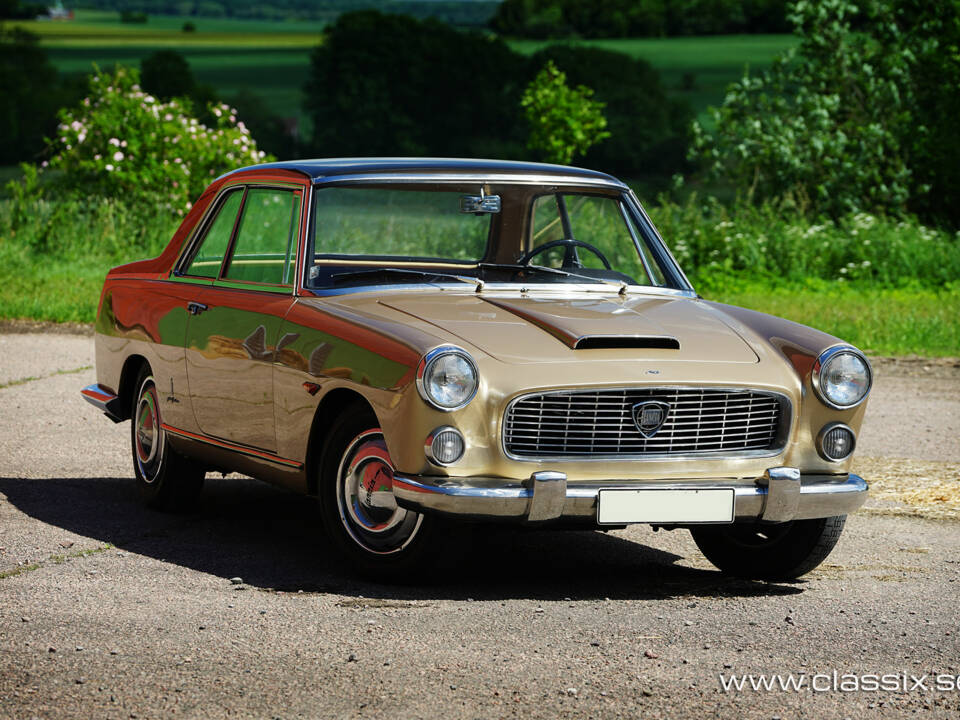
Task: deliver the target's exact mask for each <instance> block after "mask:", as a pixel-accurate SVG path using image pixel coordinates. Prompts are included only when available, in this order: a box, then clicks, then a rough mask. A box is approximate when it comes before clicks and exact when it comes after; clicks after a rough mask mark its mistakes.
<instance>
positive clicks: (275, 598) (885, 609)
mask: <svg viewBox="0 0 960 720" xmlns="http://www.w3.org/2000/svg"><path fill="white" fill-rule="evenodd" d="M92 365H93V343H92V339H91V338H89V337H83V336H72V335H64V334H57V335H53V334H6V335H0V717H10V718H30V717H45V718H46V717H51V718H67V717H76V718H89V717H102V718H132V717H137V718H155V717H179V716H184V717H217V718H220V717H257V718H273V717H279V718H297V717H306V718H313V717H318V718H323V717H357V718H363V717H383V718H438V717H443V718H468V719H471V720H473V719H475V718H500V717H522V718H527V717H542V718H587V717H592V718H608V717H609V718H620V717H631V718H633V717H643V718H657V717H664V718H688V717H689V718H704V717H722V718H727V717H731V718H732V717H749V718H752V717H758V718H774V717H779V718H784V720H786V718H824V717H851V718H854V717H855V718H874V717H876V718H893V717H912V716H914V714H916V713H920V714H923V715H925V716H926V715H928V716H931V717H957V716H958V713H960V690H958V688H957V684H958V682H957V681H958V676H960V622H958V620H960V609H958V602H957V599H958V590H960V523H957V522H942V521H932V520H926V519H923V518H911V517H888V516H883V515H876V514H872V513H871V512H869V511H868V512H861V513H858V514H855V515H853V516H851V517H850V519H849V520H848V523H847V527H846V529H845V531H844V534H843V537H842V538H841V540H840V543H839V545H838V546H837V548H836V549H835V551H834V552H833V554H832V555H831V556H830V557H829V558H828V559H827V561H826V563H825V564H824V565H823V566H821V568H820V569H818V570H816V571H814V572H813V573H811V574H810V575H808V576H806V577H805V578H804V579H803V580H802V581H800V582H796V583H759V582H747V581H737V580H731V579H727V578H724V577H723V576H721V575H720V574H719V573H718V572H716V571H715V570H713V568H712V566H710V565H709V563H707V562H706V561H705V560H704V559H703V558H702V557H701V556H700V555H699V553H698V551H697V550H696V547H695V546H694V544H693V542H692V541H691V539H690V536H689V534H688V533H686V532H683V531H676V532H670V533H664V532H661V533H654V532H652V531H651V530H649V529H648V528H645V527H631V528H629V529H627V530H624V531H617V532H611V533H608V534H604V533H598V532H577V533H558V532H517V531H509V530H498V531H492V532H482V533H474V534H471V535H466V534H465V535H464V536H463V537H462V538H461V537H458V538H457V539H456V542H455V543H451V548H450V551H451V561H450V563H451V565H452V567H451V568H449V569H448V570H447V571H445V573H444V574H443V575H442V576H440V577H435V578H433V579H432V580H431V581H430V582H428V583H424V584H420V585H410V586H400V587H398V586H385V585H378V584H372V583H368V582H364V581H360V580H357V579H355V578H353V577H351V576H350V575H349V574H347V573H345V572H344V571H343V569H342V568H340V567H339V566H338V565H337V563H336V562H335V558H333V557H331V555H332V553H331V550H330V548H329V546H328V545H327V543H326V541H325V540H324V538H323V536H322V534H320V533H319V532H318V530H317V528H316V516H315V513H314V508H313V506H312V504H311V502H310V501H309V500H307V499H304V498H299V497H296V496H292V495H290V494H287V493H284V492H281V491H278V490H275V489H273V488H271V487H268V486H266V485H263V484H260V483H256V482H254V481H251V480H246V479H236V478H226V479H222V478H215V479H214V478H213V477H212V476H211V478H208V488H207V492H206V494H205V496H204V500H203V502H202V505H201V507H200V508H199V509H198V511H197V512H196V513H194V514H191V515H187V516H170V515H163V514H159V513H155V512H152V511H148V510H146V509H143V508H142V507H141V506H140V504H139V501H138V498H137V496H136V492H135V488H134V486H133V483H132V480H131V479H130V478H131V469H130V467H129V465H130V457H129V449H128V443H129V435H128V433H129V426H128V424H126V423H124V424H121V425H114V424H112V423H110V422H109V421H108V420H107V419H106V418H103V417H102V416H100V415H98V414H97V413H96V411H95V410H94V409H93V408H92V407H90V406H89V405H87V404H86V403H85V402H83V401H82V399H81V398H80V396H79V394H78V390H79V389H80V388H81V387H82V386H83V385H86V384H88V383H90V382H93V381H94V372H93V370H92V367H91V366H92ZM28 378H36V379H28ZM958 437H960V373H958V371H957V368H955V367H952V366H942V367H941V366H937V367H935V368H933V370H930V369H929V368H928V369H927V370H924V369H923V365H922V363H921V364H919V365H917V364H913V365H909V367H907V368H906V369H905V368H904V367H901V366H900V365H899V364H897V363H893V364H890V365H889V366H888V365H882V366H881V372H878V379H877V383H876V387H875V390H874V396H873V398H872V400H871V405H870V408H869V410H868V415H867V423H866V426H865V428H864V431H863V433H862V437H861V442H860V448H859V452H860V453H864V454H865V455H866V456H871V457H873V458H878V457H881V458H885V459H887V461H888V462H889V463H890V464H891V465H892V466H895V465H896V463H897V458H922V459H924V460H928V461H931V462H935V463H943V467H944V468H952V469H955V468H956V463H957V462H958V461H960V447H958V439H957V438H958ZM868 480H869V478H868ZM232 578H242V581H243V582H242V583H241V584H234V583H232V582H231V579H232ZM834 672H836V673H837V680H834V679H833V673H834ZM748 673H754V674H759V673H777V674H781V675H784V676H786V675H787V674H790V673H792V674H793V675H794V678H795V679H796V680H798V681H801V680H800V678H801V677H803V678H805V680H803V681H805V682H807V683H808V687H806V688H804V689H802V690H800V691H795V690H789V691H784V690H779V689H777V690H769V691H768V690H752V689H748V690H745V691H742V692H736V691H729V692H726V691H724V690H723V689H722V687H721V683H720V676H721V675H723V676H724V677H725V678H729V677H730V676H732V675H741V674H748ZM884 674H886V675H891V676H893V675H896V676H897V678H898V679H897V680H896V682H897V683H898V685H899V690H896V691H895V690H890V689H888V690H870V689H861V690H859V691H855V690H852V689H849V688H852V687H853V683H855V682H858V680H855V679H847V680H844V678H852V677H853V676H863V675H866V676H868V677H869V676H871V675H884ZM938 675H939V676H941V677H937V676H938ZM904 676H905V677H906V680H903V679H901V678H903V677H904ZM922 676H926V678H923V679H922V680H921V678H922ZM911 677H913V678H914V679H913V680H911V679H910V678H911ZM948 678H949V679H950V682H951V684H952V685H951V686H952V688H953V689H952V690H947V689H945V686H946V684H947V679H948ZM917 681H920V683H921V684H920V685H916V683H917ZM859 682H860V683H862V684H863V687H864V688H869V687H870V685H869V679H862V678H861V679H860V680H859ZM892 682H893V678H892V677H891V678H888V679H887V681H886V685H885V686H886V687H889V686H890V685H891V684H892ZM810 683H813V684H814V685H815V686H816V687H817V688H818V689H817V690H812V689H810V688H809V684H810ZM834 683H837V689H836V690H835V689H833V685H834ZM844 683H845V684H844ZM904 685H906V690H904ZM938 685H939V689H938V687H937V686H938ZM924 687H925V688H926V689H924Z"/></svg>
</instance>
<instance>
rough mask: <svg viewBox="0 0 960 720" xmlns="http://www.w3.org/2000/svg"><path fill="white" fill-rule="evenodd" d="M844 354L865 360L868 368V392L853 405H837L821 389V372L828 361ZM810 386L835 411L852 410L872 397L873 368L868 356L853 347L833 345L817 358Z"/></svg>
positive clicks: (864, 362) (811, 374) (821, 400)
mask: <svg viewBox="0 0 960 720" xmlns="http://www.w3.org/2000/svg"><path fill="white" fill-rule="evenodd" d="M844 353H846V354H849V355H855V356H857V357H858V358H860V359H861V360H863V364H864V365H866V367H867V391H866V392H865V393H864V394H863V397H862V398H860V399H859V400H857V401H856V402H855V403H853V404H851V405H838V404H836V403H835V402H833V401H832V400H830V398H828V397H827V394H826V393H825V392H824V391H823V389H822V388H821V387H820V371H821V370H822V369H823V366H824V365H826V364H827V361H828V360H830V359H831V358H833V357H835V356H837V355H842V354H844ZM810 384H811V385H812V386H813V391H814V393H816V396H817V398H818V399H819V400H820V402H822V403H823V404H824V405H826V406H827V407H829V408H833V409H834V410H852V409H853V408H855V407H857V406H858V405H860V404H861V403H863V402H864V401H865V400H866V399H867V398H868V397H869V396H870V391H871V390H872V389H873V366H872V365H870V361H869V360H868V359H867V356H866V355H865V354H863V353H862V352H861V351H860V350H858V349H857V348H855V347H854V346H853V345H847V344H846V343H838V344H837V345H831V346H830V347H828V348H827V349H826V350H824V351H823V352H821V353H820V354H819V355H818V356H817V360H816V362H814V363H813V368H812V369H811V370H810Z"/></svg>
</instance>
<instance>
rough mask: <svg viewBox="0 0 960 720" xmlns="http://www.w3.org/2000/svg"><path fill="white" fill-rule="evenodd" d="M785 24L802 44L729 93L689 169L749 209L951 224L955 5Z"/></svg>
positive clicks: (912, 1) (914, 2)
mask: <svg viewBox="0 0 960 720" xmlns="http://www.w3.org/2000/svg"><path fill="white" fill-rule="evenodd" d="M790 19H791V21H792V23H793V25H794V28H795V32H796V33H797V34H798V35H799V37H800V44H799V45H798V46H797V47H796V48H795V49H793V50H790V51H788V52H787V53H784V54H783V55H781V56H780V57H778V58H777V59H776V61H775V62H774V64H773V66H772V67H771V68H770V69H769V70H767V71H765V72H763V73H761V74H759V75H750V74H746V75H745V76H744V77H743V79H742V80H741V81H740V82H738V83H734V84H733V85H731V86H730V88H729V90H728V93H727V97H726V99H725V100H724V103H723V105H722V106H721V107H720V108H719V109H714V110H712V112H711V125H712V126H713V129H710V127H709V126H708V125H704V124H700V123H696V124H695V125H694V143H693V145H692V148H691V159H695V160H698V161H700V162H701V163H703V164H704V165H705V166H706V168H707V170H708V174H709V175H710V176H712V177H713V178H718V177H723V178H725V179H727V180H730V181H732V182H733V183H735V184H736V185H738V186H741V187H744V188H748V190H749V194H750V195H751V196H753V197H754V198H756V199H773V200H776V201H780V202H791V203H793V204H796V205H799V206H800V207H801V208H806V209H810V210H812V211H814V212H817V213H826V214H830V215H833V216H839V215H842V214H844V213H847V212H851V211H855V210H860V209H865V210H880V211H889V212H895V213H899V212H903V211H905V210H907V209H914V210H920V211H922V212H924V213H925V214H927V215H928V216H937V215H939V216H941V217H942V216H944V215H947V216H949V217H950V218H952V222H953V223H954V224H957V223H958V222H960V209H958V206H957V204H956V203H954V202H952V200H949V199H948V198H951V196H952V194H953V192H954V190H955V188H956V182H957V181H958V179H960V178H958V172H960V171H958V170H957V167H958V165H960V150H958V149H957V143H956V142H955V126H956V117H957V114H956V113H957V111H958V99H957V94H956V88H957V87H958V84H960V56H958V53H957V49H956V48H957V45H958V38H960V26H958V23H960V2H957V0H949V1H948V2H943V3H934V4H928V3H925V2H923V0H873V1H872V2H866V3H861V4H859V5H858V4H855V3H853V2H851V1H850V0H821V1H820V2H811V1H809V0H800V1H799V2H796V3H795V4H794V5H793V6H792V8H791V12H790ZM951 48H952V49H951ZM931 197H937V198H940V199H939V200H937V201H931V200H930V198H931Z"/></svg>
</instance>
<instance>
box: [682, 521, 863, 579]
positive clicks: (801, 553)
mask: <svg viewBox="0 0 960 720" xmlns="http://www.w3.org/2000/svg"><path fill="white" fill-rule="evenodd" d="M846 519H847V516H846V515H838V516H836V517H829V518H818V519H816V520H793V521H790V522H785V523H758V522H737V523H734V524H733V525H702V526H700V527H693V528H690V534H691V535H693V540H694V542H696V543H697V547H699V548H700V551H701V552H702V553H703V554H704V556H705V557H706V558H707V560H709V561H710V562H712V563H713V564H714V565H716V566H717V567H718V568H719V569H720V570H722V571H723V572H725V573H728V574H730V575H736V576H737V577H745V578H753V579H758V580H793V579H795V578H798V577H800V576H801V575H804V574H806V573H808V572H810V571H811V570H813V569H814V568H815V567H817V565H819V564H820V563H822V562H823V561H824V560H825V559H826V557H827V555H829V554H830V551H831V550H833V548H834V546H835V545H836V544H837V540H839V539H840V533H841V531H842V530H843V525H844V523H845V522H846Z"/></svg>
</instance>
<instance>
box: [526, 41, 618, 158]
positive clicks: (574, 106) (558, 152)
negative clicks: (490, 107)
mask: <svg viewBox="0 0 960 720" xmlns="http://www.w3.org/2000/svg"><path fill="white" fill-rule="evenodd" d="M592 96H593V90H591V89H590V88H588V87H586V86H584V85H577V86H576V87H575V88H571V87H569V86H568V85H567V76H566V75H565V74H564V73H562V72H560V70H558V69H557V66H556V65H554V64H553V62H552V61H550V60H548V61H547V64H546V65H544V66H543V70H541V71H540V72H539V73H538V74H537V76H536V77H535V78H534V79H533V82H531V83H530V84H529V85H528V86H527V89H526V90H524V91H523V97H522V98H521V100H520V105H521V106H522V107H523V109H524V112H525V113H526V116H527V122H529V123H530V140H529V141H528V143H527V147H529V148H530V149H531V150H535V151H537V152H539V153H541V154H542V155H543V156H544V158H545V159H546V160H547V161H548V162H553V163H560V164H563V165H567V164H569V163H570V161H571V160H573V158H574V157H575V156H577V155H583V154H584V153H585V152H586V151H587V150H589V149H590V147H591V146H593V145H595V144H596V143H598V142H600V141H601V140H603V139H604V138H608V137H610V133H609V132H607V131H606V130H605V129H604V128H606V127H607V119H606V118H605V117H604V116H603V103H601V102H597V101H596V100H591V97H592Z"/></svg>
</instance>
